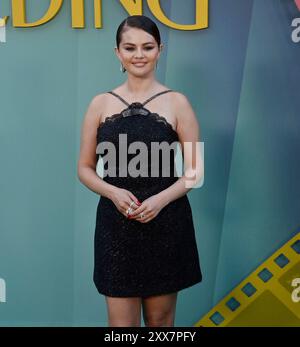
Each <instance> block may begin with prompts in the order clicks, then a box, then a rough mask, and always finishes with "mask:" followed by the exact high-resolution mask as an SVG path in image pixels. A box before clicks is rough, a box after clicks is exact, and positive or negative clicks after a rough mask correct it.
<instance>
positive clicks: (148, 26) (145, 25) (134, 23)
mask: <svg viewBox="0 0 300 347" xmlns="http://www.w3.org/2000/svg"><path fill="white" fill-rule="evenodd" d="M128 27H130V28H138V29H142V30H144V31H146V32H147V33H149V34H150V35H152V36H153V37H154V38H155V40H156V42H157V44H158V47H159V45H160V42H161V39H160V33H159V29H158V27H157V25H156V24H155V23H154V22H153V20H152V19H150V18H149V17H147V16H144V15H134V16H129V17H127V18H125V19H124V20H123V22H122V23H121V24H120V25H119V27H118V30H117V34H116V43H117V47H118V48H119V46H120V42H121V38H122V33H123V32H124V31H125V30H126V28H128Z"/></svg>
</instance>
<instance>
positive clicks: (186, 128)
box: [158, 93, 204, 205]
mask: <svg viewBox="0 0 300 347" xmlns="http://www.w3.org/2000/svg"><path fill="white" fill-rule="evenodd" d="M175 98H176V99H175V100H174V106H175V110H176V111H175V112H176V118H177V129H176V130H177V133H178V137H179V142H180V144H181V149H182V154H183V157H184V174H183V176H182V177H180V178H179V179H178V180H177V181H176V182H175V183H174V184H172V185H171V186H170V187H168V188H167V189H165V190H163V191H161V192H160V193H159V194H158V195H159V196H160V198H161V199H162V200H163V201H164V202H165V204H166V205H167V204H168V203H170V202H171V201H173V200H176V199H178V198H180V197H182V196H183V195H185V194H186V193H188V192H189V191H190V190H191V189H192V188H193V187H194V186H196V185H197V184H198V183H199V182H200V181H201V179H202V177H203V174H204V166H203V159H202V155H201V151H200V130H199V124H198V121H197V118H196V115H195V112H194V110H193V108H192V106H191V104H190V103H189V101H188V99H187V98H186V96H184V95H183V94H181V93H176V96H175ZM197 146H198V150H196V148H197Z"/></svg>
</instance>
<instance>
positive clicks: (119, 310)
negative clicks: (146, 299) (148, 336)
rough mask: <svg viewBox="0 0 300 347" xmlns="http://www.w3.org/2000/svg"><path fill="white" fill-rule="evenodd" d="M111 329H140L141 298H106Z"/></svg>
mask: <svg viewBox="0 0 300 347" xmlns="http://www.w3.org/2000/svg"><path fill="white" fill-rule="evenodd" d="M105 299H106V304H107V312H108V326H109V327H140V326H141V298H139V297H132V298H119V297H111V296H105Z"/></svg>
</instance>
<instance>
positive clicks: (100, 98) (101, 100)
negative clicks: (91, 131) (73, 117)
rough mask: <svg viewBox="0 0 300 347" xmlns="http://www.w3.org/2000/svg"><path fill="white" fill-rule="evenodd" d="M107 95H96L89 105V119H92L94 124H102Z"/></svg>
mask: <svg viewBox="0 0 300 347" xmlns="http://www.w3.org/2000/svg"><path fill="white" fill-rule="evenodd" d="M106 95H107V94H106V93H100V94H97V95H94V96H93V97H92V98H91V100H90V103H89V106H88V111H87V117H92V118H93V119H94V122H96V123H98V124H99V123H100V122H101V119H102V115H103V112H104V107H105V100H106Z"/></svg>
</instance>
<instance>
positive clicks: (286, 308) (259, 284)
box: [194, 232, 300, 327]
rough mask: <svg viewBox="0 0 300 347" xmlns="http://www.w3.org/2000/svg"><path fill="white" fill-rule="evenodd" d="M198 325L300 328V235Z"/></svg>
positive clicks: (285, 245)
mask: <svg viewBox="0 0 300 347" xmlns="http://www.w3.org/2000/svg"><path fill="white" fill-rule="evenodd" d="M194 326H195V327H233V326H235V327H236V326H244V327H250V326H278V327H281V326H282V327H284V326H297V327H300V232H299V233H298V234H297V235H296V236H294V237H293V238H292V239H291V240H289V241H288V242H287V243H286V244H284V245H283V246H282V247H281V248H280V249H278V250H277V251H276V252H275V253H274V254H273V255H272V256H271V257H269V258H268V259H267V260H266V261H265V262H263V263H262V264H261V265H260V266H259V267H258V268H257V269H256V270H255V271H253V272H252V273H251V274H250V275H249V276H248V277H247V278H246V279H244V280H243V281H242V282H241V283H240V284H239V285H238V286H237V287H235V288H234V289H233V290H232V291H231V292H230V293H229V294H228V295H227V296H226V297H224V298H223V299H222V300H221V301H220V302H219V303H218V304H217V305H216V306H215V307H214V308H213V309H212V310H210V311H209V312H208V313H207V314H206V315H205V316H204V317H203V318H201V319H200V320H199V321H198V322H197V323H196V324H195V325H194Z"/></svg>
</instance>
